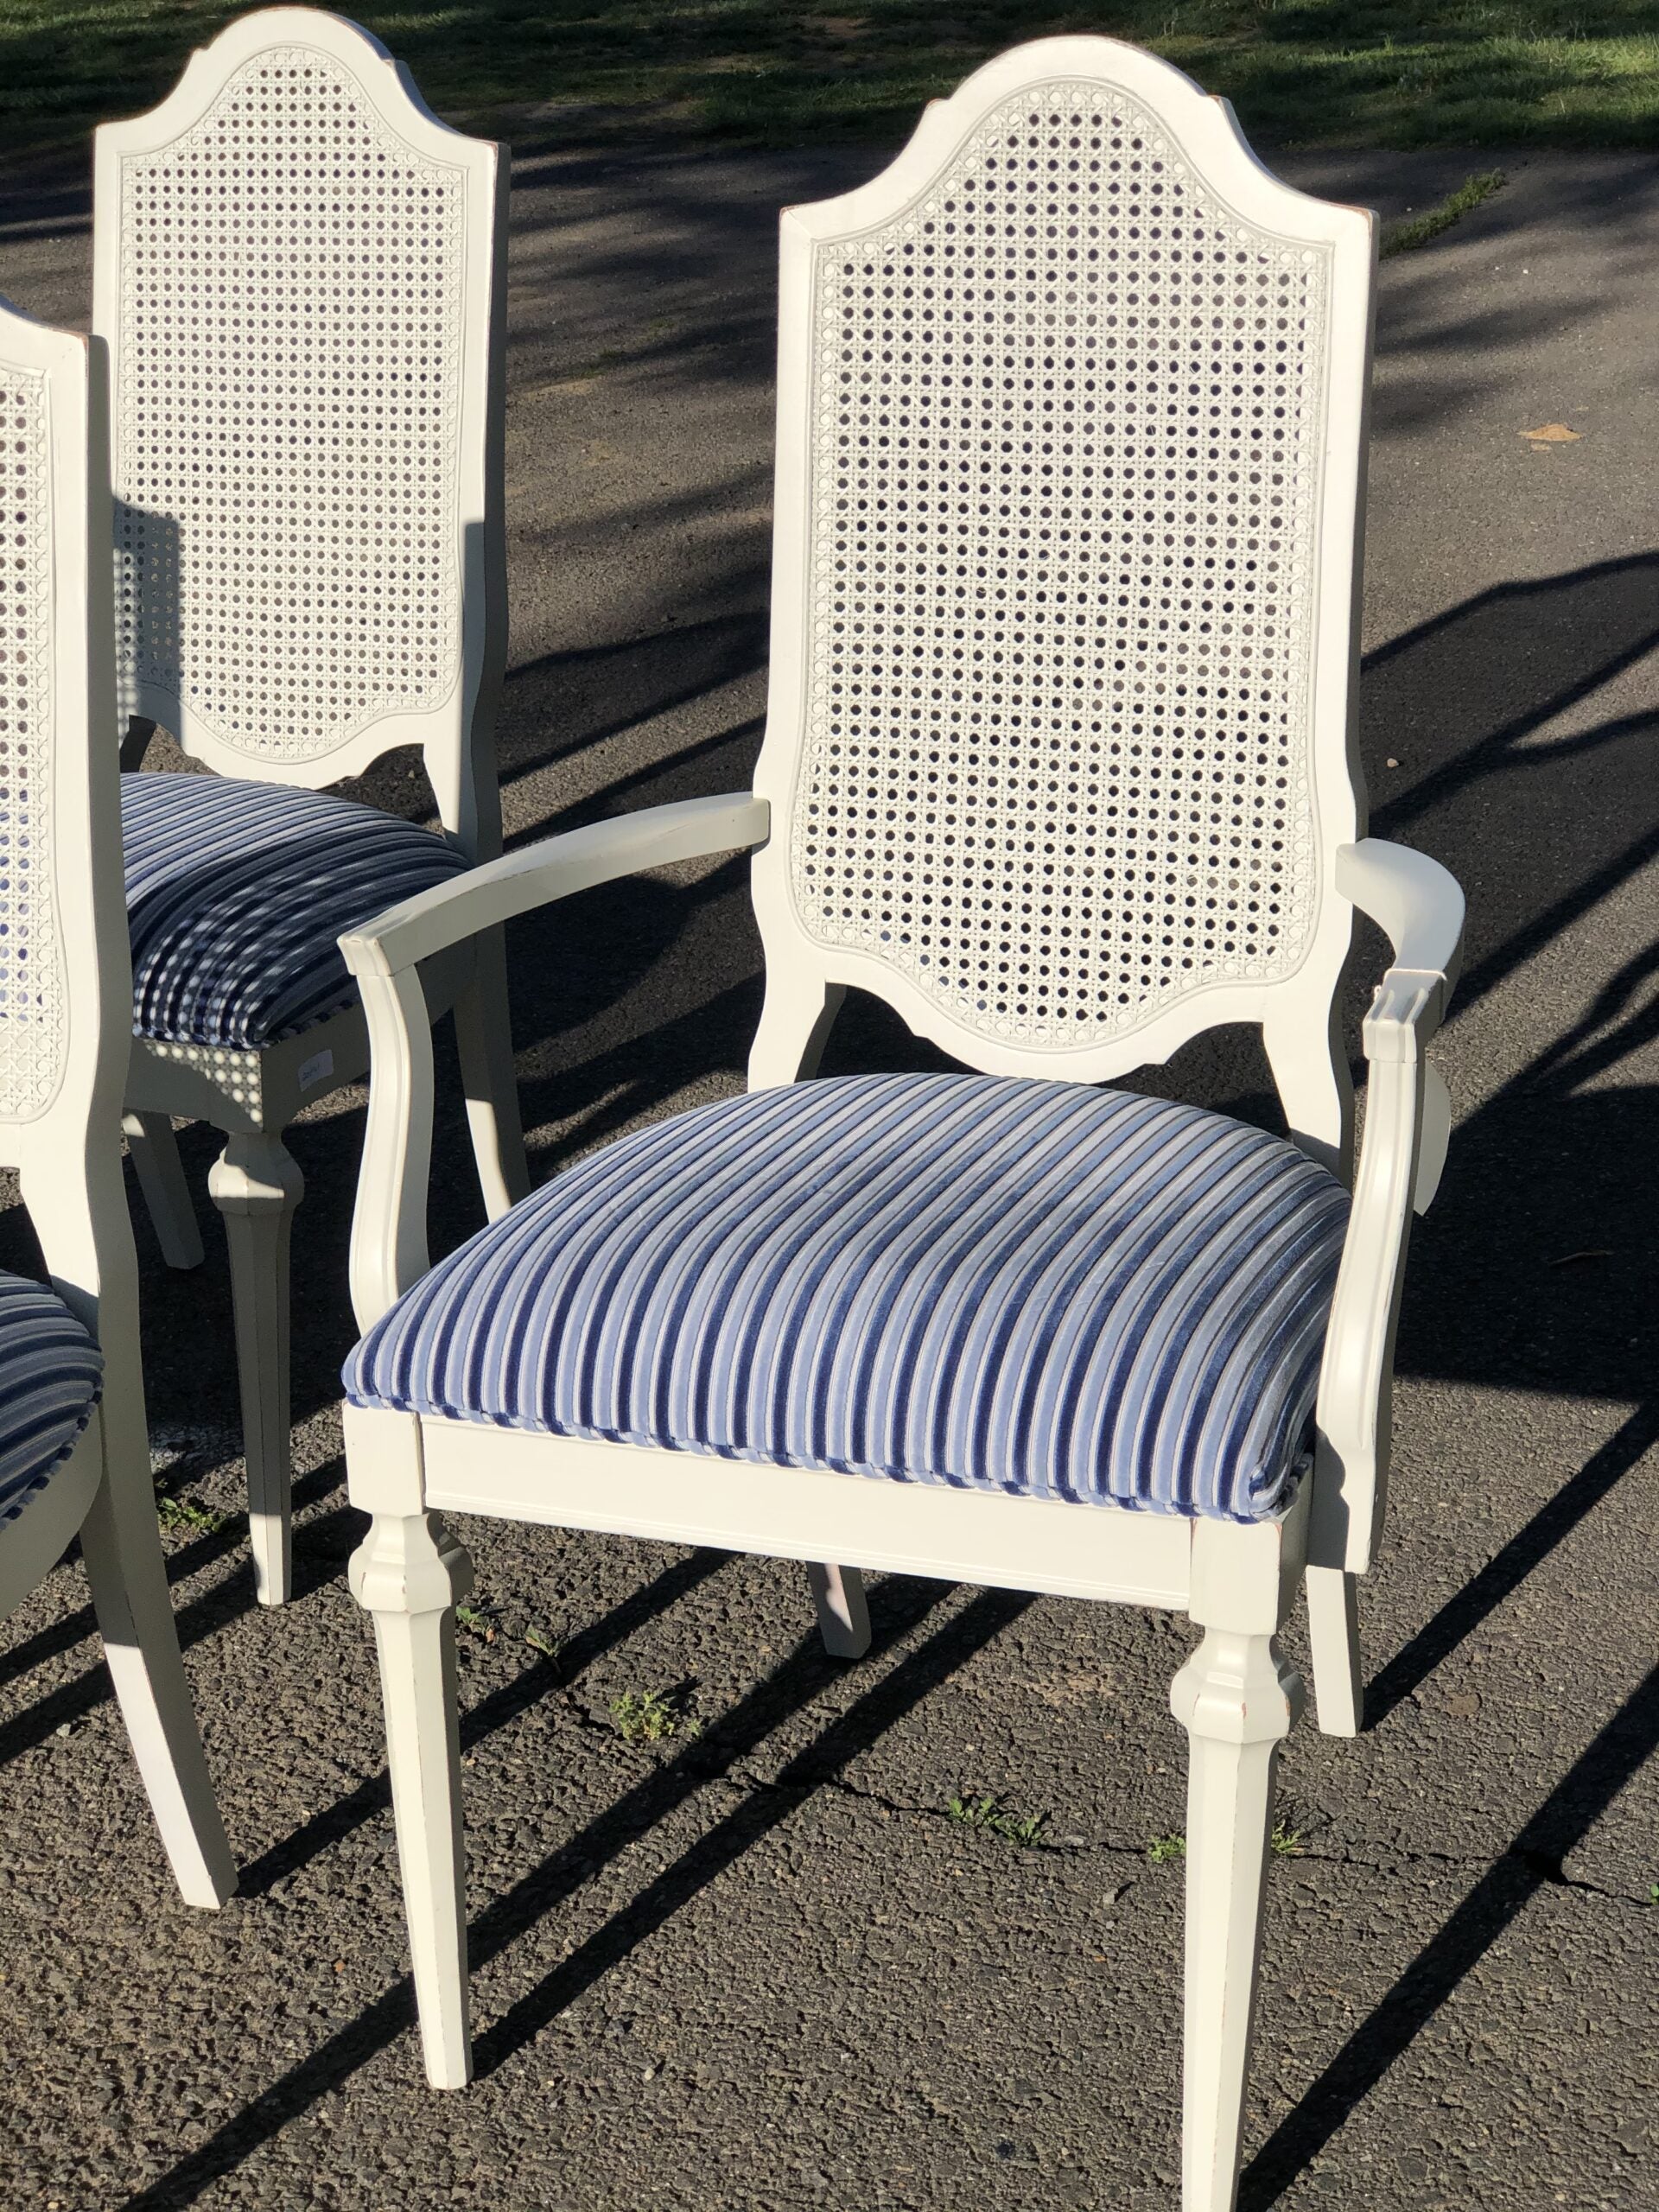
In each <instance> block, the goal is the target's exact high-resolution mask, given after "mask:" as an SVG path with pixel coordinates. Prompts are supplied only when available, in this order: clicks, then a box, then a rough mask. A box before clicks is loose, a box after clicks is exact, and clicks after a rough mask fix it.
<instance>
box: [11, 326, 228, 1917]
mask: <svg viewBox="0 0 1659 2212" xmlns="http://www.w3.org/2000/svg"><path fill="white" fill-rule="evenodd" d="M105 398H106V387H105V361H104V358H103V349H102V347H101V346H99V344H98V341H97V340H87V339H85V338H79V337H76V336H73V335H72V334H69V333H67V332H64V331H60V330H49V329H47V328H46V327H43V326H42V325H41V324H40V323H37V322H34V321H30V320H29V317H28V316H26V315H20V314H19V313H18V312H17V311H16V309H15V308H12V307H11V306H10V304H9V303H7V302H0V495H3V496H0V515H3V526H0V1160H3V1162H4V1164H5V1165H6V1166H8V1167H11V1168H15V1169H16V1173H17V1176H18V1180H19V1185H20V1187H21V1195H22V1203H23V1205H24V1206H25V1207H26V1208H27V1209H28V1212H29V1221H30V1224H31V1225H32V1226H33V1228H34V1231H35V1237H36V1240H37V1241H38V1243H39V1246H40V1250H41V1257H42V1259H43V1261H44V1262H45V1266H46V1271H47V1274H48V1278H49V1281H48V1282H45V1283H41V1282H35V1281H31V1280H29V1278H27V1277H25V1276H22V1275H16V1274H0V1617H3V1616H4V1615H6V1614H8V1613H10V1612H11V1611H13V1610H14V1608H15V1607H16V1606H17V1605H20V1604H21V1603H22V1600H23V1599H25V1598H26V1597H27V1596H28V1595H29V1592H31V1591H32V1590H34V1589H35V1587H36V1586H38V1585H39V1584H40V1583H41V1582H43V1581H44V1580H46V1577H47V1576H48V1574H49V1573H51V1572H52V1570H53V1569H54V1567H56V1566H57V1564H58V1562H59V1560H60V1559H61V1558H62V1557H63V1554H64V1553H65V1552H66V1551H67V1549H68V1548H69V1545H70V1544H71V1542H72V1541H73V1539H74V1538H75V1537H76V1536H77V1535H78V1536H79V1539H80V1548H81V1555H82V1558H83V1559H84V1560H85V1561H86V1578H87V1580H88V1581H89V1583H90V1584H91V1586H92V1602H93V1606H94V1609H95V1611H96V1613H97V1617H98V1624H99V1630H100V1632H101V1634H102V1637H103V1641H104V1653H105V1658H106V1659H107V1661H108V1662H109V1669H110V1674H111V1679H112V1681H113V1682H114V1685H115V1692H116V1696H117V1698H118V1700H119V1702H120V1707H121V1713H122V1717H123V1718H124V1720H125V1722H126V1725H127V1732H128V1734H129V1736H130V1738H131V1741H132V1748H133V1753H134V1756H135V1758H137V1762H138V1769H139V1772H140V1774H141V1775H142V1777H143V1783H144V1787H145V1789H147V1791H148V1792H149V1802H150V1808H151V1810H152V1811H153V1813H154V1814H155V1816H156V1825H157V1827H159V1828H160V1830H161V1834H162V1844H163V1846H164V1847H165V1849H166V1852H167V1855H168V1859H169V1861H170V1862H171V1865H172V1868H173V1872H174V1874H175V1876H176V1878H177V1880H178V1885H179V1888H180V1890H181V1891H182V1892H183V1895H184V1897H185V1899H186V1901H187V1902H188V1904H197V1905H218V1904H223V1903H224V1901H225V1899H226V1897H228V1896H229V1895H230V1894H231V1892H232V1890H233V1889H234V1888H235V1887H236V1875H235V1872H234V1869H233V1868H232V1863H231V1854H230V1849H229V1847H228V1846H227V1844H226V1840H225V1831H224V1829H223V1827H221V1825H220V1822H219V1812H218V1808H217V1807H216V1806H215V1804H214V1802H213V1785H212V1783H210V1782H209V1780H208V1777H207V1763H206V1761H205V1760H204V1759H203V1757H202V1751H201V1739H200V1736H199V1735H198V1733H197V1731H196V1721H195V1715H194V1712H193V1710H192V1707H191V1702H190V1692H189V1688H188V1685H187V1683H186V1681H185V1675H184V1668H183V1665H182V1663H181V1660H180V1657H179V1642H178V1633H177V1630H176V1629H175V1625H174V1621H173V1611H172V1605H171V1602H170V1600H169V1599H168V1586H167V1570H166V1567H165V1566H164V1564H163V1562H162V1547H161V1536H160V1534H159V1531H158V1529H157V1527H156V1492H155V1489H154V1486H153V1484H152V1483H151V1480H150V1471H149V1435H148V1432H147V1429H146V1427H145V1421H144V1392H143V1369H142V1366H141V1364H140V1359H139V1347H138V1268H137V1258H136V1255H135V1254H134V1251H133V1243H132V1224H131V1221H130V1218H129V1216H128V1213H127V1201H126V1193H125V1190H124V1184H123V1179H122V1169H121V1085H122V1080H123V1077H124V1075H125V1073H126V1065H127V1056H128V1052H129V1050H130V1042H131V1032H130V1022H129V1020H128V1006H129V1002H130V1001H129V992H130V968H129V963H128V956H127V938H126V931H125V928H124V924H123V918H122V904H121V892H120V868H119V860H120V851H121V825H120V808H119V795H118V789H117V784H118V777H117V772H116V761H115V756H114V749H113V747H111V745H110V742H109V732H110V718H111V715H112V714H113V711H114V693H113V688H112V670H111V602H110V569H109V554H110V480H109V447H108V438H107V410H106V404H105Z"/></svg>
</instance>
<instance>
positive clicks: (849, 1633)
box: [806, 1560, 870, 1659]
mask: <svg viewBox="0 0 1659 2212" xmlns="http://www.w3.org/2000/svg"><path fill="white" fill-rule="evenodd" d="M806 1578H807V1580H808V1581H809V1582H810V1584H811V1586H812V1602H813V1604H814V1605H816V1606H817V1609H818V1630H819V1633H820V1634H821V1635H822V1637H823V1648H824V1649H825V1650H826V1651H827V1652H829V1655H830V1656H831V1657H832V1658H835V1659H861V1658H862V1657H863V1656H864V1654H865V1653H866V1652H867V1651H868V1649H869V1648H870V1609H869V1607H868V1605H867V1604H866V1603H865V1601H864V1578H863V1576H862V1575H861V1573H859V1571H858V1569H857V1568H856V1567H820V1566H819V1565H818V1564H817V1561H816V1560H815V1561H813V1563H812V1564H811V1565H810V1566H809V1567H808V1568H807V1570H806Z"/></svg>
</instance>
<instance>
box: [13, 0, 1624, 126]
mask: <svg viewBox="0 0 1659 2212" xmlns="http://www.w3.org/2000/svg"><path fill="white" fill-rule="evenodd" d="M239 12H240V10H239V9H238V8H237V7H236V6H233V5H226V0H0V118H3V120H4V123H5V126H6V137H5V142H4V143H7V144H9V145H10V146H11V147H12V148H14V149H26V148H27V147H28V146H29V145H31V144H35V145H38V144H40V143H48V142H59V143H63V142H68V141H71V140H73V139H74V138H76V137H79V135H80V134H81V133H82V132H84V131H85V130H86V129H88V128H89V127H90V126H91V124H93V123H94V122H96V121H98V120H99V119H100V118H104V117H106V116H117V115H129V114H131V113H133V112H134V111H137V110H138V109H141V108H143V107H148V106H149V105H153V103H154V102H155V101H156V99H158V98H159V97H160V96H161V94H162V92H164V91H165V90H166V89H167V87H168V86H169V85H170V84H171V83H172V82H173V80H174V79H175V77H176V76H177V74H178V72H179V70H180V68H181V66H182V64H183V62H184V60H185V58H186V56H187V54H188V53H189V51H190V49H191V48H192V47H194V46H197V45H200V44H202V43H204V42H205V41H207V39H208V38H210V37H211V36H212V35H213V33H214V32H215V31H216V30H218V29H219V27H220V26H221V25H222V24H223V23H224V22H226V21H228V20H229V18H230V17H231V16H233V15H235V14H237V13H239ZM359 14H360V16H361V19H362V20H363V21H364V22H366V23H367V25H368V26H369V28H370V29H372V30H374V31H376V32H378V35H380V36H381V37H382V38H383V39H385V41H386V43H387V44H388V45H389V46H390V47H391V48H392V50H393V51H394V52H395V53H396V54H397V55H398V56H399V57H400V58H401V59H402V60H405V61H406V62H407V63H408V64H409V66H410V68H411V69H412V70H413V72H414V73H415V76H416V79H417V80H418V81H419V83H420V85H421V86H422V88H423V91H424V92H425V93H426V95H427V97H428V99H429V100H430V101H431V102H432V104H433V105H435V107H436V108H438V109H439V110H440V111H441V112H443V113H445V114H448V115H451V116H457V117H465V118H473V119H474V120H481V119H482V118H486V117H489V116H492V115H493V116H494V117H495V118H497V119H498V120H499V122H500V123H501V124H503V125H504V126H505V128H507V129H508V130H510V131H511V130H513V129H515V128H516V129H519V130H524V129H527V128H531V127H535V128H537V129H538V130H545V131H546V133H547V135H549V136H551V137H559V138H562V137H569V135H570V134H571V133H572V132H573V131H576V130H585V129H587V128H588V127H590V126H591V125H592V124H594V123H595V122H599V123H601V124H603V123H605V122H607V120H608V121H609V122H611V123H613V124H614V123H620V124H622V125H623V126H624V127H626V128H629V129H634V130H637V129H639V128H640V127H641V126H642V125H644V124H646V123H647V122H651V123H653V124H654V123H658V122H664V121H665V122H668V123H670V124H675V125H677V126H681V127H683V128H687V129H690V130H694V131H697V132H712V133H716V134H724V135H728V136H736V137H741V138H746V139H754V140H760V141H762V142H766V143H772V144H782V145H798V144H802V143H810V142H812V141H815V140H817V139H819V138H822V137H826V136H837V137H847V136H856V137H875V138H880V139H885V140H888V141H896V140H897V139H899V138H900V137H903V136H904V135H905V134H906V132H907V131H908V130H909V129H910V127H911V125H912V124H913V123H914V121H915V118H916V116H917V112H918V110H919V108H920V106H921V105H922V103H923V102H924V100H926V99H931V98H932V97H933V96H934V95H935V94H937V93H939V92H948V91H949V90H950V88H951V86H954V85H956V84H957V83H958V82H959V81H960V79H962V78H963V76H964V75H966V73H968V71H969V69H971V68H973V67H976V65H977V64H978V63H979V62H981V61H982V60H986V59H987V57H988V56H989V55H990V54H995V53H997V52H999V51H1000V50H1001V48H1004V47H1007V46H1011V45H1014V44H1015V43H1017V42H1018V41H1020V40H1021V39H1027V38H1034V37H1039V36H1041V35H1045V34H1046V33H1052V32H1057V31H1083V30H1090V31H1104V32H1109V33H1110V34H1113V35H1116V36H1118V37H1122V38H1128V39H1132V40H1135V41H1136V42H1137V43H1139V44H1141V45H1146V46H1150V47H1153V48H1155V49H1156V50H1157V51H1158V52H1159V53H1160V54H1165V55H1166V56H1167V58H1168V59H1169V60H1172V61H1174V62H1176V63H1178V64H1179V66H1180V67H1182V68H1184V69H1185V70H1187V71H1189V72H1190V73H1192V75H1193V76H1195V77H1196V78H1198V80H1199V82H1200V83H1202V84H1203V85H1204V86H1205V87H1206V88H1207V89H1209V90H1210V91H1212V92H1224V93H1226V94H1227V95H1228V96H1229V97H1230V99H1232V101H1233V102H1234V104H1235V105H1236V107H1237V109H1238V111H1239V115H1240V117H1241V118H1242V120H1243V124H1244V127H1245V129H1246V130H1247V131H1249V132H1250V133H1251V134H1252V136H1255V137H1260V138H1261V139H1262V141H1264V142H1265V143H1268V144H1279V145H1287V144H1299V145H1314V144H1319V145H1345V146H1376V145H1383V146H1449V145H1497V144H1522V143H1525V144H1532V145H1574V146H1581V145H1649V146H1650V145H1653V144H1655V143H1659V19H1656V14H1655V10H1654V7H1653V4H1652V0H1573V3H1572V4H1567V0H1425V4H1424V5H1423V6H1421V8H1418V9H1414V10H1407V9H1402V8H1401V7H1399V6H1398V5H1396V4H1395V3H1394V0H1102V3H1101V4H1099V5H1096V6H1093V7H1084V8H1077V7H1071V8H1062V7H1054V6H1048V5H1044V4H1041V0H863V4H859V0H824V4H823V5H822V6H819V7H802V6H788V5H785V6H780V5H779V4H777V0H402V4H401V5H394V6H391V7H373V6H368V7H364V8H361V9H360V10H359ZM547 101H554V102H558V103H563V104H573V103H574V104H579V105H582V106H583V107H584V108H587V109H588V110H590V111H594V112H592V113H589V114H588V116H586V117H577V116H567V117H565V118H563V119H560V118H551V119H550V120H549V121H548V122H547V123H546V124H544V125H540V126H531V125H529V124H527V122H526V118H525V111H526V109H528V108H530V107H531V106H532V105H537V104H540V103H543V102H547ZM630 111H632V112H630Z"/></svg>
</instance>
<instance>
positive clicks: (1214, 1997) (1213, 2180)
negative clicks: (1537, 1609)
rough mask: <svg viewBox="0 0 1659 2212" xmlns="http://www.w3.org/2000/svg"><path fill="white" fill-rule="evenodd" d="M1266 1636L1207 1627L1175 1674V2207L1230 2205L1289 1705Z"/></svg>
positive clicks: (1209, 2211) (1289, 1693) (1281, 1667)
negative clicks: (1179, 2014)
mask: <svg viewBox="0 0 1659 2212" xmlns="http://www.w3.org/2000/svg"><path fill="white" fill-rule="evenodd" d="M1301 1703H1302V1686H1301V1682H1300V1679H1299V1677H1298V1676H1297V1675H1295V1673H1294V1671H1293V1670H1292V1669H1290V1668H1289V1667H1287V1665H1286V1664H1285V1662H1284V1661H1283V1660H1282V1659H1281V1656H1280V1655H1279V1651H1278V1649H1277V1647H1276V1645H1275V1643H1274V1640H1273V1638H1272V1637H1268V1636H1244V1635H1239V1634H1236V1633H1235V1632H1233V1631H1232V1630H1224V1629H1215V1628H1209V1629H1206V1630H1205V1636H1204V1642H1203V1643H1201V1644H1200V1645H1199V1647H1198V1650H1197V1651H1196V1652H1194V1654H1193V1655H1192V1658H1191V1659H1189V1660H1188V1662H1187V1663H1186V1664H1185V1667H1183V1668H1182V1669H1181V1671H1180V1673H1179V1675H1176V1677H1175V1681H1174V1684H1173V1688H1172V1690H1171V1693H1170V1705H1171V1708H1172V1710H1173V1713H1174V1714H1175V1718H1176V1719H1178V1720H1179V1722H1180V1723H1181V1725H1182V1726H1183V1727H1185V1730H1186V1732H1187V1736H1188V1738H1189V1741H1190V1757H1191V1764H1190V1766H1189V1769H1188V1779H1187V1799H1186V1804H1187V1811H1186V2031H1185V2059H1184V2068H1183V2079H1184V2093H1183V2099H1182V2103H1183V2120H1182V2145H1181V2204H1182V2209H1183V2212H1233V2206H1234V2202H1235V2200H1236V2196H1237V2192H1238V2160H1239V2136H1240V2130H1241V2126H1242V2124H1243V2105H1244V2082H1245V2073H1246V2069H1247V2067H1248V2064H1249V2048H1250V2030H1251V2026H1252V2024H1253V2016H1254V2013H1255V1981H1256V1961H1257V1957H1258V1955H1259V1951H1260V1947H1261V1934H1262V1885H1263V1882H1264V1879H1265V1876H1266V1869H1267V1859H1268V1834H1269V1832H1270V1827H1271V1822H1272V1818H1273V1777H1274V1764H1275V1763H1276V1760H1277V1758H1278V1751H1279V1745H1280V1744H1281V1741H1282V1739H1283V1738H1285V1737H1286V1736H1287V1735H1288V1734H1289V1732H1290V1730H1291V1727H1292V1726H1293V1725H1294V1720H1295V1718H1296V1715H1297V1713H1299V1712H1300V1708H1301Z"/></svg>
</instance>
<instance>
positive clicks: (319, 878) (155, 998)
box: [121, 774, 467, 1046]
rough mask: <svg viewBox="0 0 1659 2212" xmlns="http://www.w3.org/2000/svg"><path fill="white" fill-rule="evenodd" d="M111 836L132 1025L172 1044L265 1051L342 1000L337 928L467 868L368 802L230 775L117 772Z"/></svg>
mask: <svg viewBox="0 0 1659 2212" xmlns="http://www.w3.org/2000/svg"><path fill="white" fill-rule="evenodd" d="M121 827H122V837H123V842H124V846H125V849H126V872H127V913H128V918H129V922H130V927H131V932H132V990H133V1027H134V1029H135V1030H136V1031H137V1034H138V1035H139V1036H140V1037H154V1038H158V1039H162V1040H163V1041H165V1042H168V1043H170V1044H188V1045H233V1046H259V1045H270V1044H274V1043H276V1042H277V1039H279V1038H283V1037H294V1036H297V1035H298V1034H299V1033H300V1032H301V1031H302V1029H308V1028H310V1027H311V1026H312V1025H313V1023H315V1022H318V1021H321V1020H324V1019H325V1017H326V1016H327V1015H328V1014H338V1013H339V1012H340V1010H341V1008H342V1007H348V1006H351V1005H353V1004H354V1003H355V1002H356V998H357V987H356V985H355V984H354V983H353V982H352V979H351V976H349V974H348V973H347V972H346V963H345V962H344V960H343V959H341V957H340V946H339V944H337V942H336V939H337V938H339V937H340V934H341V933H342V931H346V930H350V929H355V928H356V927H357V925H358V924H359V922H365V921H367V920H368V919H369V918H370V917H371V916H372V915H374V914H378V912H380V910H381V908H382V907H384V906H395V905H396V904H397V901H398V899H407V898H410V897H412V896H413V895H414V893H416V892H417V891H425V890H427V889H429V887H431V886H432V885H433V884H435V883H442V882H444V881H446V880H448V878H449V877H450V876H453V875H459V874H462V873H463V872H464V870H465V869H466V867H467V861H466V860H465V859H464V858H463V857H462V855H461V854H460V853H458V852H457V851H456V850H455V849H454V846H453V845H451V844H449V843H448V842H446V841H445V840H444V839H443V838H442V837H440V836H435V835H434V833H433V832H432V831H431V830H429V829H422V828H421V827H420V826H419V825H418V823H412V822H400V821H399V820H398V819H397V817H396V816H395V815H391V814H382V813H380V812H379V811H378V809H376V808H374V807H372V806H359V805H356V804H353V801H352V800H350V799H344V798H331V797H330V796H329V794H328V793H327V792H326V791H291V790H289V788H288V786H287V785H283V784H251V783H242V782H238V781H237V780H236V779H232V778H231V777H227V776H187V775H168V774H151V775H136V776H123V777H122V779H121Z"/></svg>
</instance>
